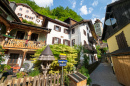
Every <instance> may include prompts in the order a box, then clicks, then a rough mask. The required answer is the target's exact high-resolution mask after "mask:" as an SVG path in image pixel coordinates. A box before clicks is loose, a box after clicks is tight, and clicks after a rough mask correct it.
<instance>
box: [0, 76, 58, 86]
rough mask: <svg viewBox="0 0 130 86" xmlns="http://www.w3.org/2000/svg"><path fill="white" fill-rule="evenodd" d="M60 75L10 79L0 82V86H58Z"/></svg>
mask: <svg viewBox="0 0 130 86" xmlns="http://www.w3.org/2000/svg"><path fill="white" fill-rule="evenodd" d="M59 81H60V75H59V74H54V75H53V74H51V75H49V74H48V75H47V76H44V75H39V76H35V77H31V76H30V77H24V78H18V79H16V78H12V79H8V77H7V79H6V80H5V81H2V80H0V86H60V83H59Z"/></svg>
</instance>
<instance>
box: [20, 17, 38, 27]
mask: <svg viewBox="0 0 130 86" xmlns="http://www.w3.org/2000/svg"><path fill="white" fill-rule="evenodd" d="M22 22H23V23H27V24H31V25H35V26H38V25H37V24H36V23H34V22H32V21H27V20H26V19H23V20H22Z"/></svg>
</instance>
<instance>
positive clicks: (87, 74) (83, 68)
mask: <svg viewBox="0 0 130 86" xmlns="http://www.w3.org/2000/svg"><path fill="white" fill-rule="evenodd" d="M79 72H80V73H82V74H83V75H85V76H86V77H87V84H90V83H91V82H92V81H91V79H90V76H89V73H88V70H87V68H85V66H82V67H81V69H79Z"/></svg>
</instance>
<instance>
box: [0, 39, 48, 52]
mask: <svg viewBox="0 0 130 86" xmlns="http://www.w3.org/2000/svg"><path fill="white" fill-rule="evenodd" d="M43 46H45V43H44V42H37V41H28V42H27V41H26V40H19V39H9V40H8V41H7V42H4V43H3V48H5V49H11V48H15V49H16V48H17V49H34V50H35V49H39V48H42V47H43Z"/></svg>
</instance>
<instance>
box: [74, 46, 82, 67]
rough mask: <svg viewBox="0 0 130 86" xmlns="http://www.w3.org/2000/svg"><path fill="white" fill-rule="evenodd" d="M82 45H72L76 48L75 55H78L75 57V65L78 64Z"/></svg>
mask: <svg viewBox="0 0 130 86" xmlns="http://www.w3.org/2000/svg"><path fill="white" fill-rule="evenodd" d="M82 48H83V46H82V45H74V49H76V50H77V55H78V57H77V58H76V59H75V60H76V61H77V64H76V65H75V66H76V67H77V66H78V64H79V63H80V57H81V55H82V53H81V51H82Z"/></svg>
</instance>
